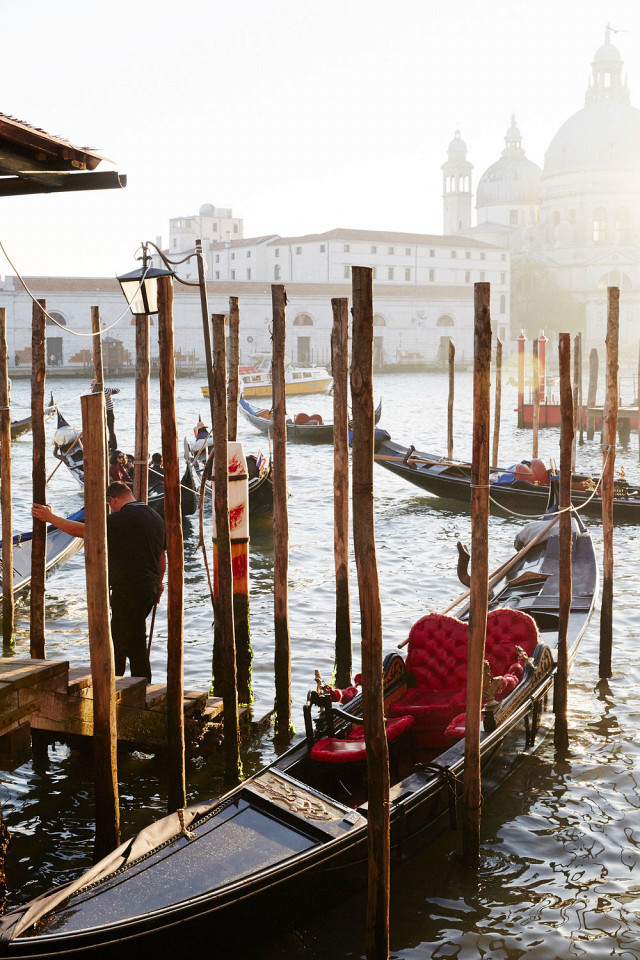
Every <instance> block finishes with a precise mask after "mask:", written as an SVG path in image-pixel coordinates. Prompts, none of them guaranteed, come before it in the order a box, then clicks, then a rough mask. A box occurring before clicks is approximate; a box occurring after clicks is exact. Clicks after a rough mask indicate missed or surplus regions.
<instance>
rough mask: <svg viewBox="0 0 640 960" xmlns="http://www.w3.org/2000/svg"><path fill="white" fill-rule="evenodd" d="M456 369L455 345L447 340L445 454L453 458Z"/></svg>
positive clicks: (450, 458)
mask: <svg viewBox="0 0 640 960" xmlns="http://www.w3.org/2000/svg"><path fill="white" fill-rule="evenodd" d="M455 369H456V347H455V344H454V342H453V340H449V402H448V404H447V456H448V457H449V460H452V459H453V399H454V398H453V388H454V378H455Z"/></svg>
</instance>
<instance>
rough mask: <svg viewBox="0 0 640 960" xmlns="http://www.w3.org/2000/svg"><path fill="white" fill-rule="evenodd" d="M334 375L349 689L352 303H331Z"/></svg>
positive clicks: (340, 650)
mask: <svg viewBox="0 0 640 960" xmlns="http://www.w3.org/2000/svg"><path fill="white" fill-rule="evenodd" d="M331 309H332V310H333V329H332V331H331V369H332V372H333V533H334V536H333V558H334V564H335V571H336V678H335V679H336V686H338V687H348V686H349V684H350V683H351V674H352V669H353V651H352V642H351V602H350V590H349V408H348V394H349V383H348V380H349V301H348V299H347V298H346V297H336V298H334V299H333V300H332V301H331Z"/></svg>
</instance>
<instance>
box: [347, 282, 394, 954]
mask: <svg viewBox="0 0 640 960" xmlns="http://www.w3.org/2000/svg"><path fill="white" fill-rule="evenodd" d="M352 281H353V359H352V364H351V402H352V405H353V441H352V443H353V457H352V458H351V462H352V472H353V546H354V552H355V558H356V567H357V571H358V594H359V597H360V622H361V628H360V629H361V636H362V701H363V715H364V738H365V743H366V751H367V782H368V819H369V824H368V836H369V874H368V880H369V887H368V899H367V944H366V946H367V958H368V960H381V958H383V957H387V956H388V954H389V861H390V850H389V839H390V832H389V750H388V746H387V737H386V731H385V723H384V700H383V686H382V611H381V609H380V587H379V580H378V567H377V561H376V544H375V535H374V520H373V450H374V443H373V436H374V414H373V270H372V269H371V268H370V267H353V268H352Z"/></svg>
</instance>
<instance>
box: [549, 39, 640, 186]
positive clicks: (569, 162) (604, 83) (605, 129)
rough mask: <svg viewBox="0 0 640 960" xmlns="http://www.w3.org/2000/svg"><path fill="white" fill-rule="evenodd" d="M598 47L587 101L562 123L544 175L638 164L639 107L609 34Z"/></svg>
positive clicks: (629, 167)
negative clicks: (631, 96) (634, 100)
mask: <svg viewBox="0 0 640 960" xmlns="http://www.w3.org/2000/svg"><path fill="white" fill-rule="evenodd" d="M609 34H610V28H607V35H606V39H605V43H604V45H603V46H602V47H600V49H599V50H598V51H597V52H596V55H595V57H594V59H593V63H592V64H591V68H592V71H593V76H592V78H591V80H590V82H589V87H588V89H587V92H586V96H585V105H584V107H583V108H582V110H579V111H578V113H574V115H573V116H572V117H570V118H569V119H568V120H567V121H566V122H565V123H563V125H562V126H561V127H560V129H559V130H558V132H557V133H556V135H555V137H554V138H553V140H552V141H551V144H550V145H549V149H548V150H547V152H546V154H545V160H544V178H545V179H546V178H548V177H553V176H558V175H560V174H564V173H574V172H578V171H584V170H588V171H596V170H624V169H636V168H637V166H638V157H640V110H638V109H636V107H632V106H631V104H630V102H629V90H628V88H627V84H626V80H624V79H623V77H622V58H621V57H620V53H619V52H618V50H617V49H616V48H615V47H614V46H613V44H612V43H611V42H610V39H609Z"/></svg>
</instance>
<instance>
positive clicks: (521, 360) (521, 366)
mask: <svg viewBox="0 0 640 960" xmlns="http://www.w3.org/2000/svg"><path fill="white" fill-rule="evenodd" d="M526 342H527V338H526V337H525V335H524V330H521V331H520V336H519V337H518V340H517V343H518V428H521V427H524V381H525V376H524V374H525V353H524V349H525V345H526Z"/></svg>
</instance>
